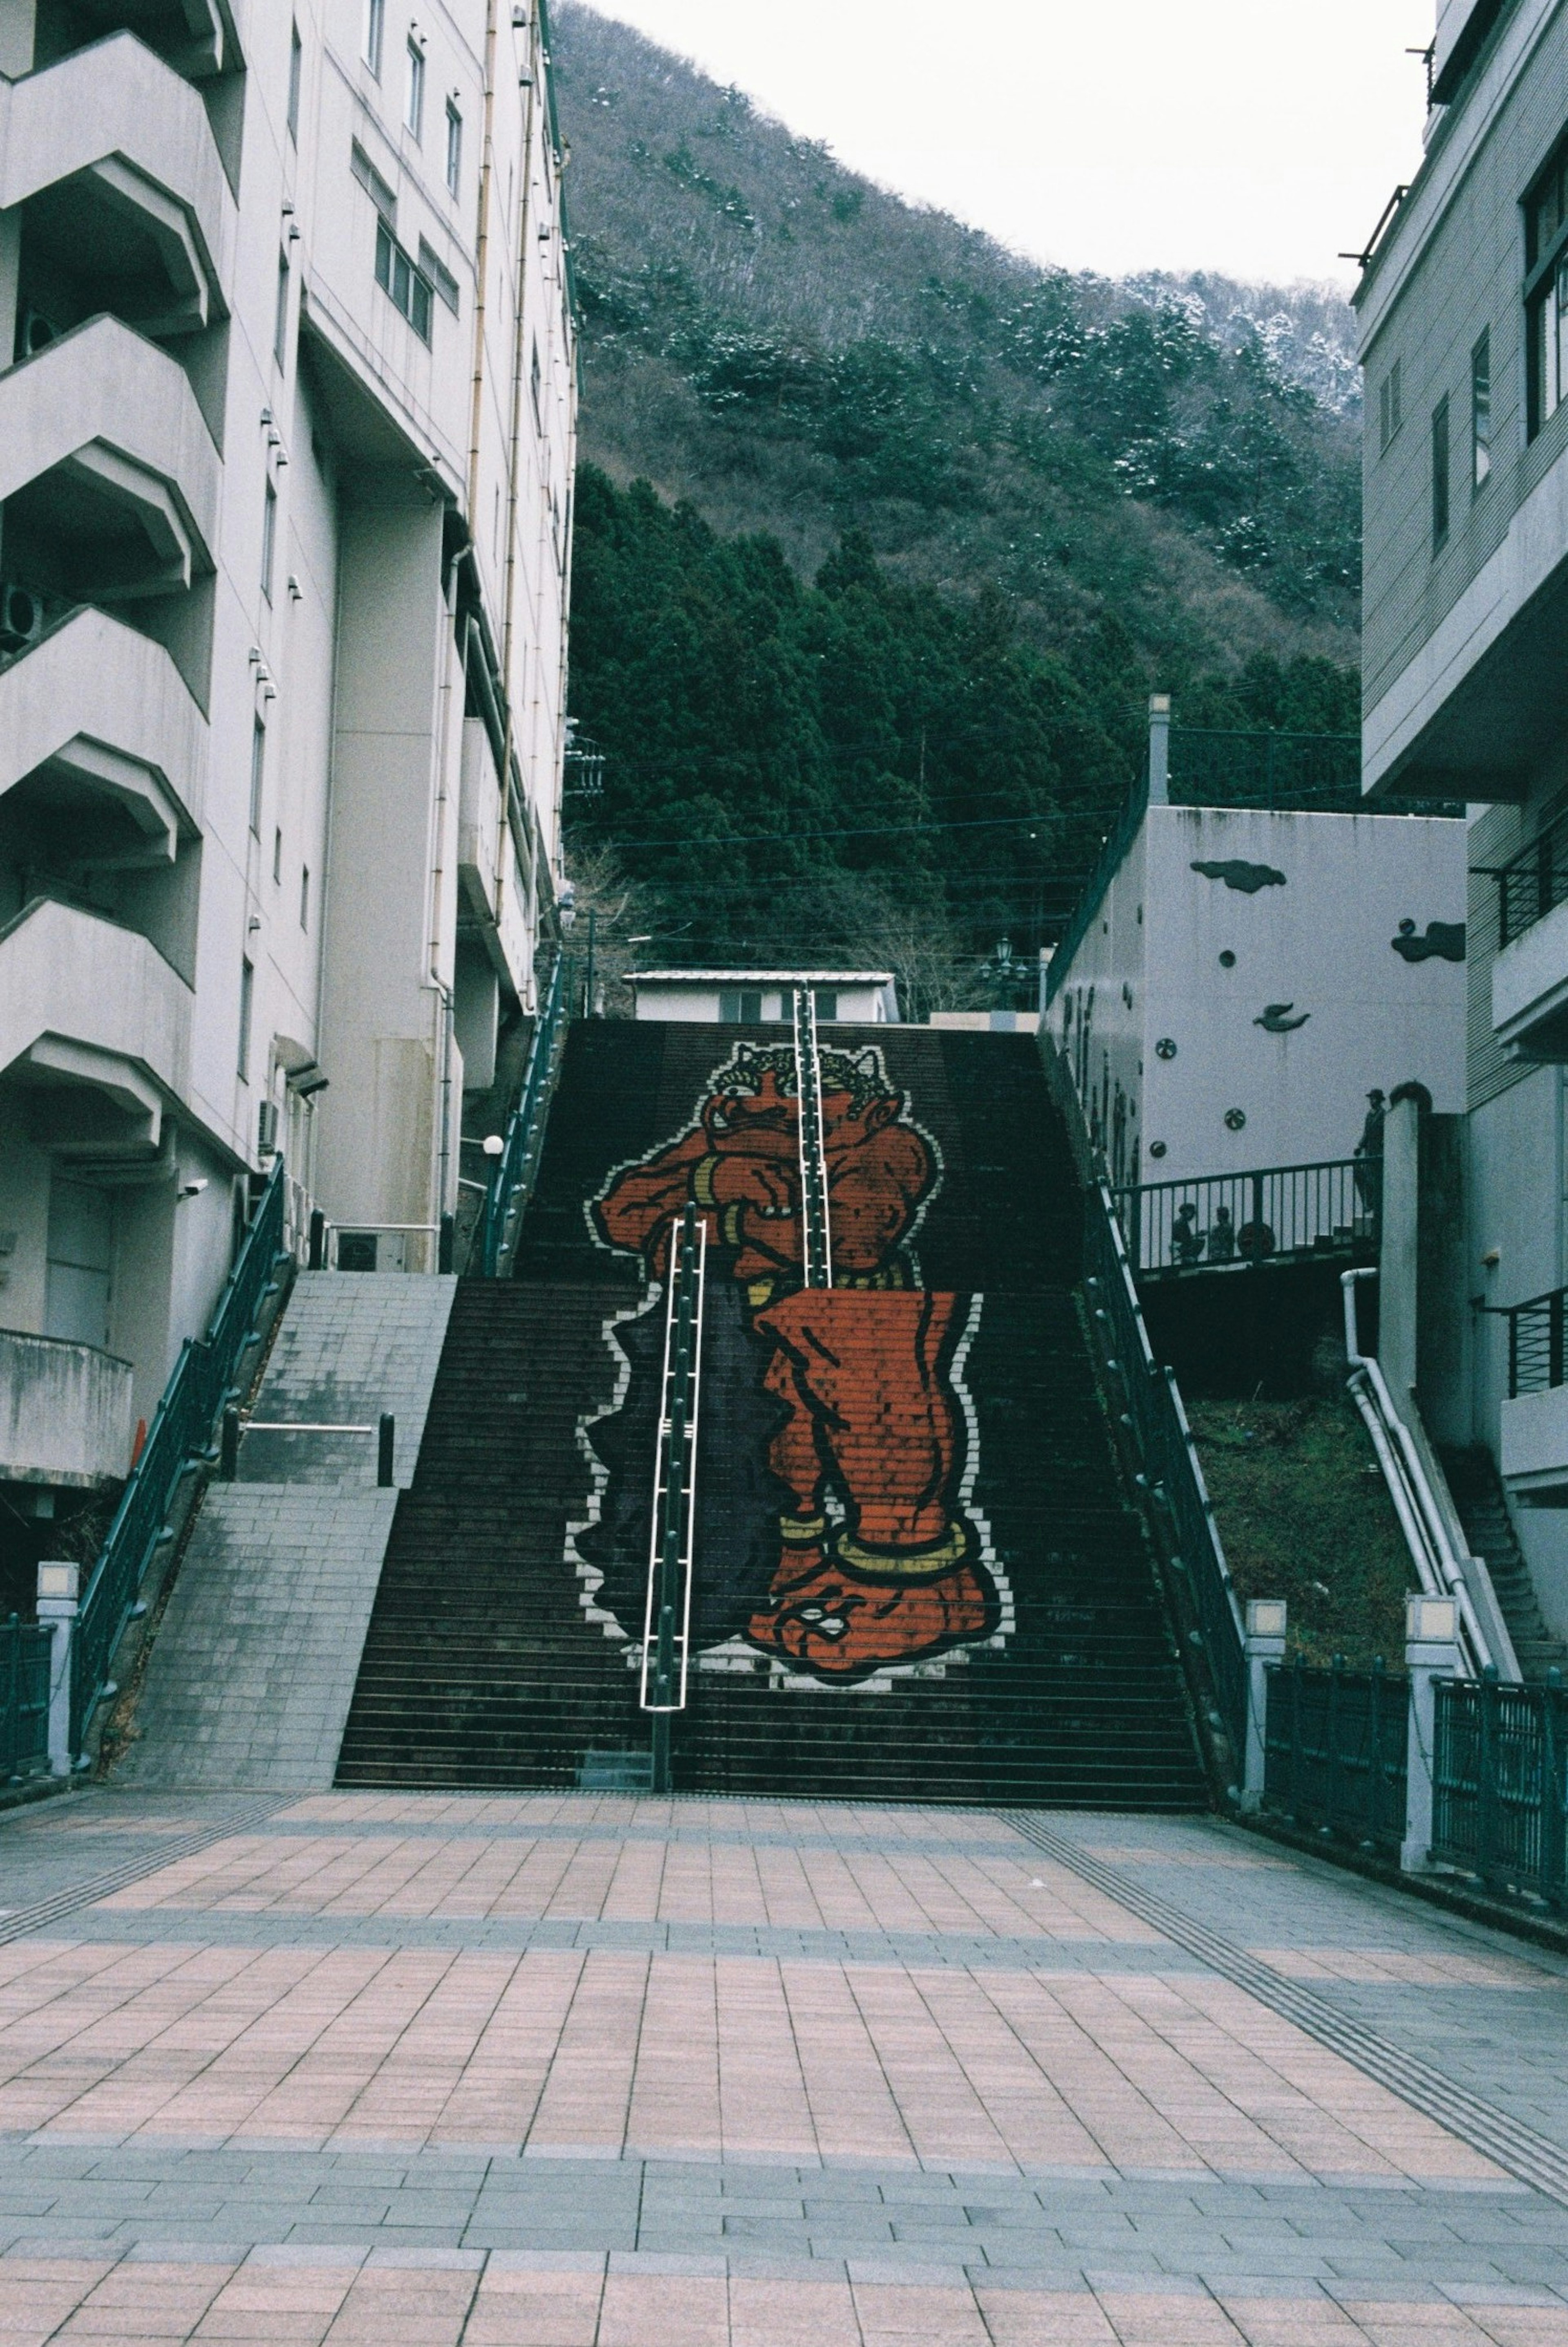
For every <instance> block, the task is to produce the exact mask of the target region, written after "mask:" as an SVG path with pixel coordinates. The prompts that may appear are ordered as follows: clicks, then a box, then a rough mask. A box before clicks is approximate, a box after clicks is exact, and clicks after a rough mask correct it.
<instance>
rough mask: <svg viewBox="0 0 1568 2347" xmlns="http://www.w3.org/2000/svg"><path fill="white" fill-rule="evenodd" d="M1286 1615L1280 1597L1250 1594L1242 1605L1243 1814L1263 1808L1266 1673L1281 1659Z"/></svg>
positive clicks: (1283, 1657) (1286, 1623) (1250, 1813)
mask: <svg viewBox="0 0 1568 2347" xmlns="http://www.w3.org/2000/svg"><path fill="white" fill-rule="evenodd" d="M1288 1623H1289V1614H1288V1611H1287V1609H1286V1602H1285V1600H1284V1598H1283V1597H1253V1598H1249V1599H1248V1601H1247V1608H1246V1753H1245V1763H1244V1768H1243V1776H1242V1787H1241V1806H1242V1810H1243V1813H1244V1814H1245V1816H1247V1817H1255V1816H1256V1815H1257V1813H1258V1811H1259V1809H1262V1807H1263V1789H1264V1778H1265V1775H1266V1771H1267V1767H1268V1675H1269V1672H1270V1671H1271V1670H1278V1669H1279V1667H1280V1665H1282V1664H1283V1663H1284V1661H1285V1646H1286V1628H1287V1626H1288Z"/></svg>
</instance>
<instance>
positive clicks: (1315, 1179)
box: [1116, 1157, 1383, 1274]
mask: <svg viewBox="0 0 1568 2347" xmlns="http://www.w3.org/2000/svg"><path fill="white" fill-rule="evenodd" d="M1382 1174H1383V1164H1382V1160H1381V1158H1377V1157H1372V1158H1349V1157H1346V1158H1335V1159H1328V1160H1326V1161H1325V1162H1324V1163H1321V1164H1317V1165H1268V1166H1260V1167H1259V1168H1257V1170H1256V1171H1255V1172H1249V1173H1204V1174H1194V1176H1193V1177H1192V1178H1191V1179H1190V1180H1189V1181H1185V1182H1145V1183H1143V1184H1142V1185H1141V1186H1140V1187H1139V1188H1137V1189H1126V1190H1118V1191H1117V1193H1116V1205H1117V1212H1118V1214H1119V1215H1120V1217H1121V1223H1122V1230H1123V1231H1124V1232H1125V1234H1126V1237H1127V1245H1128V1249H1129V1251H1130V1253H1131V1255H1132V1268H1133V1270H1134V1271H1136V1272H1139V1273H1143V1274H1153V1273H1157V1272H1167V1271H1195V1270H1199V1269H1209V1268H1212V1267H1213V1266H1214V1265H1216V1264H1233V1265H1234V1264H1238V1263H1242V1264H1259V1263H1268V1262H1271V1261H1276V1260H1278V1259H1279V1258H1281V1257H1288V1258H1290V1259H1292V1260H1294V1261H1299V1260H1300V1259H1301V1258H1302V1257H1304V1256H1318V1255H1334V1256H1346V1257H1348V1256H1351V1255H1368V1256H1375V1255H1376V1254H1377V1250H1378V1216H1379V1210H1380V1207H1381V1204H1382V1196H1381V1193H1382Z"/></svg>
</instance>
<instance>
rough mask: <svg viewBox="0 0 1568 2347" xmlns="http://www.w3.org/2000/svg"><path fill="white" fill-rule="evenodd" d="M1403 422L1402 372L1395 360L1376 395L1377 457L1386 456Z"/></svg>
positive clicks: (1403, 392)
mask: <svg viewBox="0 0 1568 2347" xmlns="http://www.w3.org/2000/svg"><path fill="white" fill-rule="evenodd" d="M1404 420H1405V384H1404V370H1403V367H1402V366H1401V364H1400V363H1399V360H1398V359H1396V360H1395V361H1394V364H1393V365H1392V366H1391V367H1390V368H1389V372H1388V374H1386V375H1385V376H1384V377H1383V383H1382V388H1381V390H1380V391H1379V392H1378V453H1379V455H1382V456H1386V455H1387V454H1388V451H1389V444H1390V443H1391V441H1392V440H1393V437H1394V435H1395V434H1396V433H1397V432H1398V430H1399V426H1400V425H1401V424H1402V423H1403V422H1404Z"/></svg>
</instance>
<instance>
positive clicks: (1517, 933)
mask: <svg viewBox="0 0 1568 2347" xmlns="http://www.w3.org/2000/svg"><path fill="white" fill-rule="evenodd" d="M1496 879H1497V895H1498V907H1497V939H1498V943H1499V945H1500V946H1505V945H1507V944H1508V943H1509V941H1510V939H1511V938H1519V937H1522V936H1523V934H1524V932H1525V930H1526V929H1530V928H1534V926H1535V924H1536V922H1537V921H1540V920H1544V918H1545V917H1546V915H1547V914H1548V913H1550V912H1551V911H1552V910H1553V907H1556V906H1558V905H1561V904H1562V902H1563V898H1564V897H1568V815H1559V816H1558V818H1557V820H1556V822H1555V823H1549V824H1548V825H1547V826H1546V828H1545V830H1544V831H1542V832H1540V833H1539V834H1538V835H1536V837H1535V838H1534V839H1532V841H1531V843H1530V845H1529V846H1528V847H1526V848H1525V849H1523V850H1522V853H1521V854H1520V855H1518V856H1514V857H1513V858H1512V862H1510V863H1507V864H1504V865H1502V866H1501V867H1499V869H1498V871H1497V873H1496Z"/></svg>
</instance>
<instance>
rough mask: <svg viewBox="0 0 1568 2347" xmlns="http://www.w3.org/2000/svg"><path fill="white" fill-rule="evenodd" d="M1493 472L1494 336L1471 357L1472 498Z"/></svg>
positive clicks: (1482, 342) (1488, 335)
mask: <svg viewBox="0 0 1568 2347" xmlns="http://www.w3.org/2000/svg"><path fill="white" fill-rule="evenodd" d="M1490 473H1491V333H1484V334H1482V336H1481V340H1480V342H1479V343H1477V344H1476V346H1475V348H1474V350H1473V351H1471V354H1470V486H1471V495H1472V496H1473V495H1474V494H1475V492H1476V491H1477V490H1478V489H1480V488H1481V487H1482V485H1483V484H1484V482H1485V481H1486V478H1487V477H1488V475H1489V474H1490Z"/></svg>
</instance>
